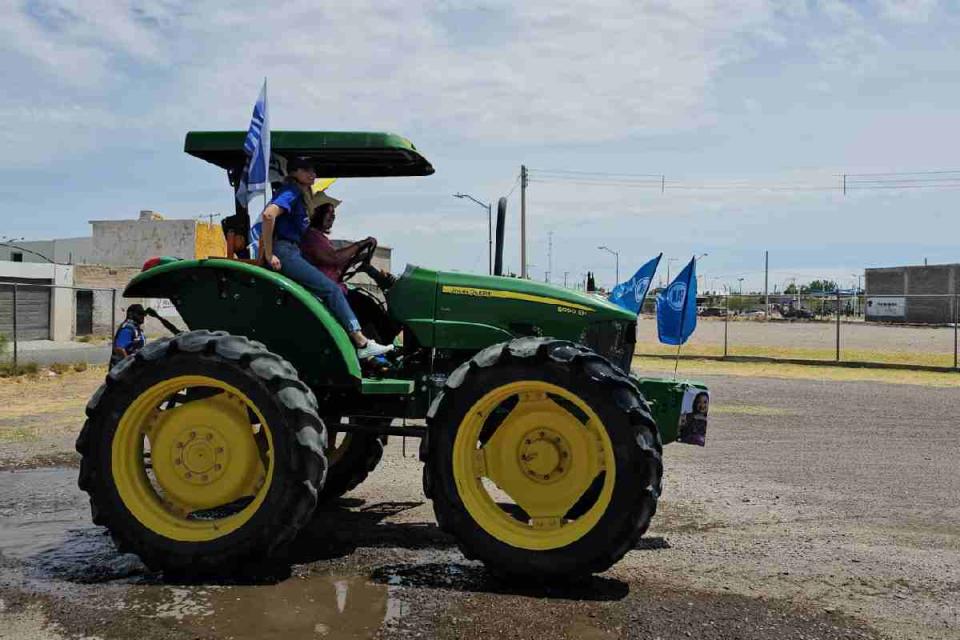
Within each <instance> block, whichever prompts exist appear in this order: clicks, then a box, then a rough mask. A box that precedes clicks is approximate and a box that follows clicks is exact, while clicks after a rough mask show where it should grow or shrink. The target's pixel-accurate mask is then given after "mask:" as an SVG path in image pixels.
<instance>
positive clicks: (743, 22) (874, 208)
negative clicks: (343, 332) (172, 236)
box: [0, 0, 960, 288]
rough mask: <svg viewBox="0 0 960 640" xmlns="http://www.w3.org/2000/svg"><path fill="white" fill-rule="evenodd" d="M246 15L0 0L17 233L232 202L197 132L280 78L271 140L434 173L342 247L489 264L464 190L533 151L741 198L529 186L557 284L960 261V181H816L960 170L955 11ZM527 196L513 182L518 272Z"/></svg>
mask: <svg viewBox="0 0 960 640" xmlns="http://www.w3.org/2000/svg"><path fill="white" fill-rule="evenodd" d="M245 4H247V3H244V2H231V3H223V2H216V1H212V0H211V1H207V0H152V1H150V2H124V1H121V0H83V2H68V1H66V0H41V1H35V2H23V1H15V0H0V10H2V15H3V18H2V19H0V56H2V57H0V59H2V60H3V76H2V78H3V90H2V91H0V149H2V150H3V153H2V154H0V192H2V198H0V221H2V222H0V235H7V236H16V237H20V236H25V237H27V238H28V239H41V238H56V237H68V236H80V235H87V234H89V226H88V225H87V221H88V220H91V219H112V218H116V219H122V218H132V217H135V216H136V214H137V212H138V211H139V210H140V209H154V210H157V211H160V212H161V213H163V214H165V215H166V216H168V217H172V218H187V217H195V216H198V215H201V214H209V213H214V212H226V213H229V212H231V211H232V203H231V193H230V192H229V190H228V188H227V184H226V178H225V176H224V175H223V173H222V172H221V171H220V170H219V169H217V168H215V167H213V166H212V165H207V164H205V163H203V162H202V161H200V160H197V159H194V158H191V157H189V156H187V155H185V154H184V153H183V152H182V148H183V136H184V134H185V133H186V131H188V130H191V129H245V128H246V126H247V124H248V123H249V118H250V111H251V108H252V105H253V102H254V100H255V99H256V96H257V93H258V91H259V89H260V85H261V83H262V81H263V78H264V77H267V78H268V82H269V101H270V110H271V114H270V117H271V121H272V126H273V128H274V129H318V130H337V129H347V130H358V129H359V130H387V131H393V132H396V133H400V134H402V135H404V136H406V137H408V138H410V139H411V140H412V141H413V142H414V143H415V144H416V145H417V147H418V148H419V149H420V150H421V151H422V152H423V153H424V154H425V155H426V156H427V158H429V159H430V160H431V161H432V162H433V164H434V166H435V167H436V169H437V172H436V174H435V175H433V176H430V177H427V178H394V179H386V180H372V179H366V180H363V179H356V180H344V181H341V182H338V183H337V184H336V185H334V187H332V188H331V193H332V194H333V195H335V196H337V197H339V198H342V199H343V200H344V204H343V205H342V207H341V209H340V213H339V218H338V221H337V228H336V229H335V231H336V233H335V235H337V236H343V237H351V236H354V237H363V236H366V235H375V236H377V237H378V238H379V239H380V241H381V242H382V243H384V244H388V245H391V246H393V247H394V266H395V268H397V269H400V268H402V267H403V265H404V264H406V263H408V262H410V263H416V264H421V265H424V266H435V267H440V268H446V269H458V270H464V271H485V269H486V260H487V255H486V249H487V246H486V213H485V211H484V210H482V209H481V208H479V207H477V206H476V205H473V204H472V203H470V202H467V201H463V200H457V199H455V198H453V197H452V194H453V193H455V192H457V191H465V192H468V193H471V194H472V195H474V196H476V197H478V198H480V199H482V200H493V201H495V200H496V198H497V197H499V196H501V195H506V194H507V193H508V192H510V190H511V188H512V187H513V185H514V184H515V181H516V177H517V173H518V170H519V166H520V165H521V163H525V164H526V165H527V166H529V167H531V168H532V169H541V170H543V169H553V170H556V169H560V170H568V171H571V170H572V171H588V172H607V173H629V174H655V175H661V174H662V175H664V176H666V179H667V181H668V183H672V184H676V185H681V184H686V185H688V186H690V185H699V186H714V187H715V186H717V185H720V186H723V185H730V184H731V183H735V184H736V185H738V186H743V188H737V189H729V188H722V189H716V188H710V189H703V188H699V189H690V188H687V189H668V190H667V191H666V193H660V191H659V190H658V189H653V188H636V187H625V186H592V185H583V184H572V183H557V182H554V183H542V182H534V183H532V184H531V186H530V188H529V191H528V204H529V212H528V229H529V250H528V251H529V257H528V261H529V262H530V263H532V266H531V267H530V270H531V274H532V275H533V277H535V278H537V279H543V277H544V272H545V271H546V269H547V268H548V264H549V263H548V255H547V238H548V233H549V232H551V231H552V232H553V264H552V273H553V279H554V281H561V280H562V279H563V274H564V272H567V273H568V278H569V279H570V280H571V281H572V280H573V279H575V278H578V277H580V276H581V274H582V273H583V272H585V271H586V270H588V269H589V270H594V271H596V272H597V275H598V278H599V280H600V282H601V284H611V283H612V280H613V275H614V274H613V268H614V265H613V258H612V256H610V255H608V254H606V253H603V252H601V251H599V250H597V246H598V245H601V244H602V245H607V246H609V247H611V248H612V249H615V250H618V251H620V253H621V259H620V262H621V275H623V276H624V277H625V276H626V275H628V273H629V272H631V271H632V270H633V269H635V268H636V267H638V266H639V265H640V264H641V263H642V262H644V261H645V260H646V259H647V258H648V257H650V256H652V255H655V254H656V253H658V252H660V251H663V252H664V253H665V260H666V259H668V258H676V260H675V261H674V262H673V263H672V265H673V266H672V268H673V269H674V273H675V270H676V269H677V265H678V264H679V263H680V262H682V261H686V260H689V258H690V256H691V255H692V254H694V253H703V252H707V253H709V256H708V257H707V258H705V259H704V260H703V261H702V262H701V264H700V269H701V273H703V274H704V275H705V277H706V279H707V285H708V288H713V287H718V286H720V285H721V284H723V283H726V284H732V285H734V286H736V282H737V278H738V277H744V278H746V280H745V283H744V285H745V288H757V287H760V286H762V275H763V274H762V269H763V251H764V250H765V249H769V250H770V252H771V269H772V278H771V280H772V284H771V287H772V286H773V284H777V285H778V286H782V285H783V283H784V282H785V281H786V280H787V279H788V278H790V277H798V278H800V279H811V278H814V277H820V276H824V277H833V278H839V279H840V280H841V281H842V283H843V284H845V285H848V284H849V283H850V281H851V280H852V275H851V274H855V273H858V272H862V269H863V268H864V267H870V266H888V265H895V264H907V263H909V264H916V263H922V262H923V260H924V258H927V259H929V260H930V261H931V262H948V261H960V250H958V248H957V247H958V242H957V238H958V235H960V233H958V232H960V223H958V217H957V204H956V203H957V201H958V196H960V190H950V189H916V190H871V191H862V190H852V191H851V192H849V193H848V194H847V195H846V196H844V195H842V194H841V193H840V192H839V190H809V189H806V188H805V187H808V186H819V187H823V186H826V187H830V186H832V185H837V184H839V178H838V175H839V174H843V173H863V172H890V171H936V170H951V169H960V160H958V158H957V150H958V147H960V145H958V143H960V115H958V113H960V111H958V102H960V83H958V82H957V80H958V78H960V55H958V53H960V51H958V49H960V39H958V38H957V34H958V33H960V29H958V27H960V10H958V9H957V4H956V3H955V2H943V3H938V2H937V1H936V0H882V1H881V0H878V1H875V2H867V1H860V2H849V3H848V2H836V1H823V2H820V1H812V0H811V1H809V2H803V1H801V0H797V1H792V2H791V1H782V2H779V1H764V0H737V1H735V2H734V1H732V0H731V1H728V2H713V1H711V0H698V1H689V2H684V1H663V2H640V1H637V0H623V1H620V0H600V1H593V2H589V3H569V2H562V1H558V0H549V1H547V0H527V1H525V2H522V3H515V2H467V1H462V2H461V1H449V2H420V1H417V0H398V1H390V0H351V1H350V2H336V3H332V2H330V3H321V2H317V1H316V0H286V1H285V2H281V3H265V2H259V3H255V4H254V3H250V6H244V5H245ZM80 6H82V10H81V9H80V8H79V7H80ZM540 175H543V174H540ZM532 176H533V177H537V172H536V171H534V173H533V174H532ZM958 176H960V174H958ZM764 185H777V186H779V187H783V186H787V187H790V188H787V189H779V190H769V189H765V188H763V187H764ZM794 186H796V187H798V188H796V189H794V188H793V187H794ZM800 187H804V188H800ZM519 202H520V199H519V190H515V191H514V192H513V195H512V196H511V198H510V211H509V216H510V220H511V226H510V228H509V229H508V232H507V253H506V260H505V262H506V263H507V264H508V265H509V266H510V267H511V268H512V269H513V270H519V262H520V261H519V251H518V245H519V233H518V230H517V222H518V217H519ZM665 267H666V262H664V265H663V268H662V272H665ZM662 275H663V273H662Z"/></svg>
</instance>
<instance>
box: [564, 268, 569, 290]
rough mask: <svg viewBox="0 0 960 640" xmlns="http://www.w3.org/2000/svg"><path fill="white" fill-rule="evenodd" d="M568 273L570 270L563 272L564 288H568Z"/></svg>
mask: <svg viewBox="0 0 960 640" xmlns="http://www.w3.org/2000/svg"><path fill="white" fill-rule="evenodd" d="M568 273H570V272H569V271H564V272H563V288H564V289H566V288H567V274H568Z"/></svg>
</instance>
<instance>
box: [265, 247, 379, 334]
mask: <svg viewBox="0 0 960 640" xmlns="http://www.w3.org/2000/svg"><path fill="white" fill-rule="evenodd" d="M273 253H274V255H276V256H277V257H278V258H280V273H282V274H283V275H285V276H287V277H288V278H290V279H291V280H294V281H296V282H298V283H299V284H301V285H303V286H304V287H305V288H306V289H307V291H309V292H310V293H312V294H313V295H315V296H316V297H317V298H319V299H320V302H322V303H323V304H325V305H326V306H327V309H329V310H330V313H332V314H333V317H334V318H336V319H337V321H338V322H339V323H340V324H342V325H343V328H344V329H346V330H347V331H348V332H349V333H355V332H357V331H360V323H359V322H357V316H355V315H354V314H353V309H351V308H350V305H349V303H347V297H346V296H345V295H343V291H341V290H340V287H338V286H337V283H335V282H334V281H333V280H331V279H330V278H328V277H327V276H325V275H324V274H322V273H321V272H320V270H319V269H317V268H316V267H314V266H313V265H312V264H310V263H309V262H307V261H306V259H305V258H304V257H303V255H302V254H301V253H300V247H298V246H297V245H295V244H293V243H292V242H289V241H287V240H274V242H273Z"/></svg>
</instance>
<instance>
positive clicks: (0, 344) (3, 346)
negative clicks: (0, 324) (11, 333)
mask: <svg viewBox="0 0 960 640" xmlns="http://www.w3.org/2000/svg"><path fill="white" fill-rule="evenodd" d="M7 342H9V340H8V339H7V336H5V335H4V334H2V333H0V355H2V354H3V353H4V352H5V351H6V350H7Z"/></svg>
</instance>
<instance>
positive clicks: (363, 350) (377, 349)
mask: <svg viewBox="0 0 960 640" xmlns="http://www.w3.org/2000/svg"><path fill="white" fill-rule="evenodd" d="M391 351H393V345H392V344H378V343H377V342H376V341H375V340H367V344H365V345H363V346H362V347H359V348H358V349H357V357H358V358H359V359H361V360H366V359H367V358H375V357H376V356H382V355H383V354H385V353H390V352H391Z"/></svg>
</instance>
